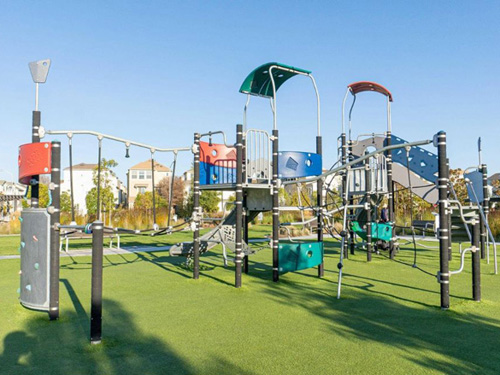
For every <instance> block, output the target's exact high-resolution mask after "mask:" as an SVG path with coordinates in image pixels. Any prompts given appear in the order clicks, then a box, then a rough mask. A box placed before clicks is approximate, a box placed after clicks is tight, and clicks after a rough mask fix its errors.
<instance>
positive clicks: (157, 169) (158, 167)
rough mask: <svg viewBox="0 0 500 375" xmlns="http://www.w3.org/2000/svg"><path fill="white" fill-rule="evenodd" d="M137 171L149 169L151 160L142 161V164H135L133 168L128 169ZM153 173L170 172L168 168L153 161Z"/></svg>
mask: <svg viewBox="0 0 500 375" xmlns="http://www.w3.org/2000/svg"><path fill="white" fill-rule="evenodd" d="M137 169H140V170H148V169H151V159H149V160H146V161H143V162H141V163H139V164H136V165H134V166H133V167H130V168H129V170H137ZM155 172H170V168H168V167H165V166H164V165H163V164H161V163H158V162H157V161H155Z"/></svg>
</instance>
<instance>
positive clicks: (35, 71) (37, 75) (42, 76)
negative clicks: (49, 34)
mask: <svg viewBox="0 0 500 375" xmlns="http://www.w3.org/2000/svg"><path fill="white" fill-rule="evenodd" d="M29 68H30V72H31V78H33V82H35V110H34V111H33V121H32V133H31V142H32V143H38V142H40V134H39V129H40V123H41V113H40V111H39V110H38V85H39V84H40V83H45V81H46V80H47V75H48V74H49V68H50V59H45V60H39V61H33V62H30V63H29ZM39 179H40V177H39V176H38V175H36V176H33V177H32V178H31V181H30V185H31V207H32V208H38V197H39V186H38V182H39Z"/></svg>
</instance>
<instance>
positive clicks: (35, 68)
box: [29, 59, 50, 83]
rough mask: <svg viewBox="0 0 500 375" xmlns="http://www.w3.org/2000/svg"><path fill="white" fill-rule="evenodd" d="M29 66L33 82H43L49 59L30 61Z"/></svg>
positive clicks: (45, 77)
mask: <svg viewBox="0 0 500 375" xmlns="http://www.w3.org/2000/svg"><path fill="white" fill-rule="evenodd" d="M29 67H30V72H31V77H32V78H33V82H35V83H45V81H46V80H47V75H48V74H49V68H50V59H46V60H39V61H33V62H30V63H29Z"/></svg>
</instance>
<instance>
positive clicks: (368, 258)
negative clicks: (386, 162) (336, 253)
mask: <svg viewBox="0 0 500 375" xmlns="http://www.w3.org/2000/svg"><path fill="white" fill-rule="evenodd" d="M366 152H367V153H368V151H366ZM370 187H371V171H370V158H368V159H366V160H365V205H366V208H365V209H366V261H367V262H371V260H372V207H371V197H370V192H371V189H370Z"/></svg>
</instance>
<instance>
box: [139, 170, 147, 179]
mask: <svg viewBox="0 0 500 375" xmlns="http://www.w3.org/2000/svg"><path fill="white" fill-rule="evenodd" d="M145 176H146V173H144V171H139V180H144V177H145Z"/></svg>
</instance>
